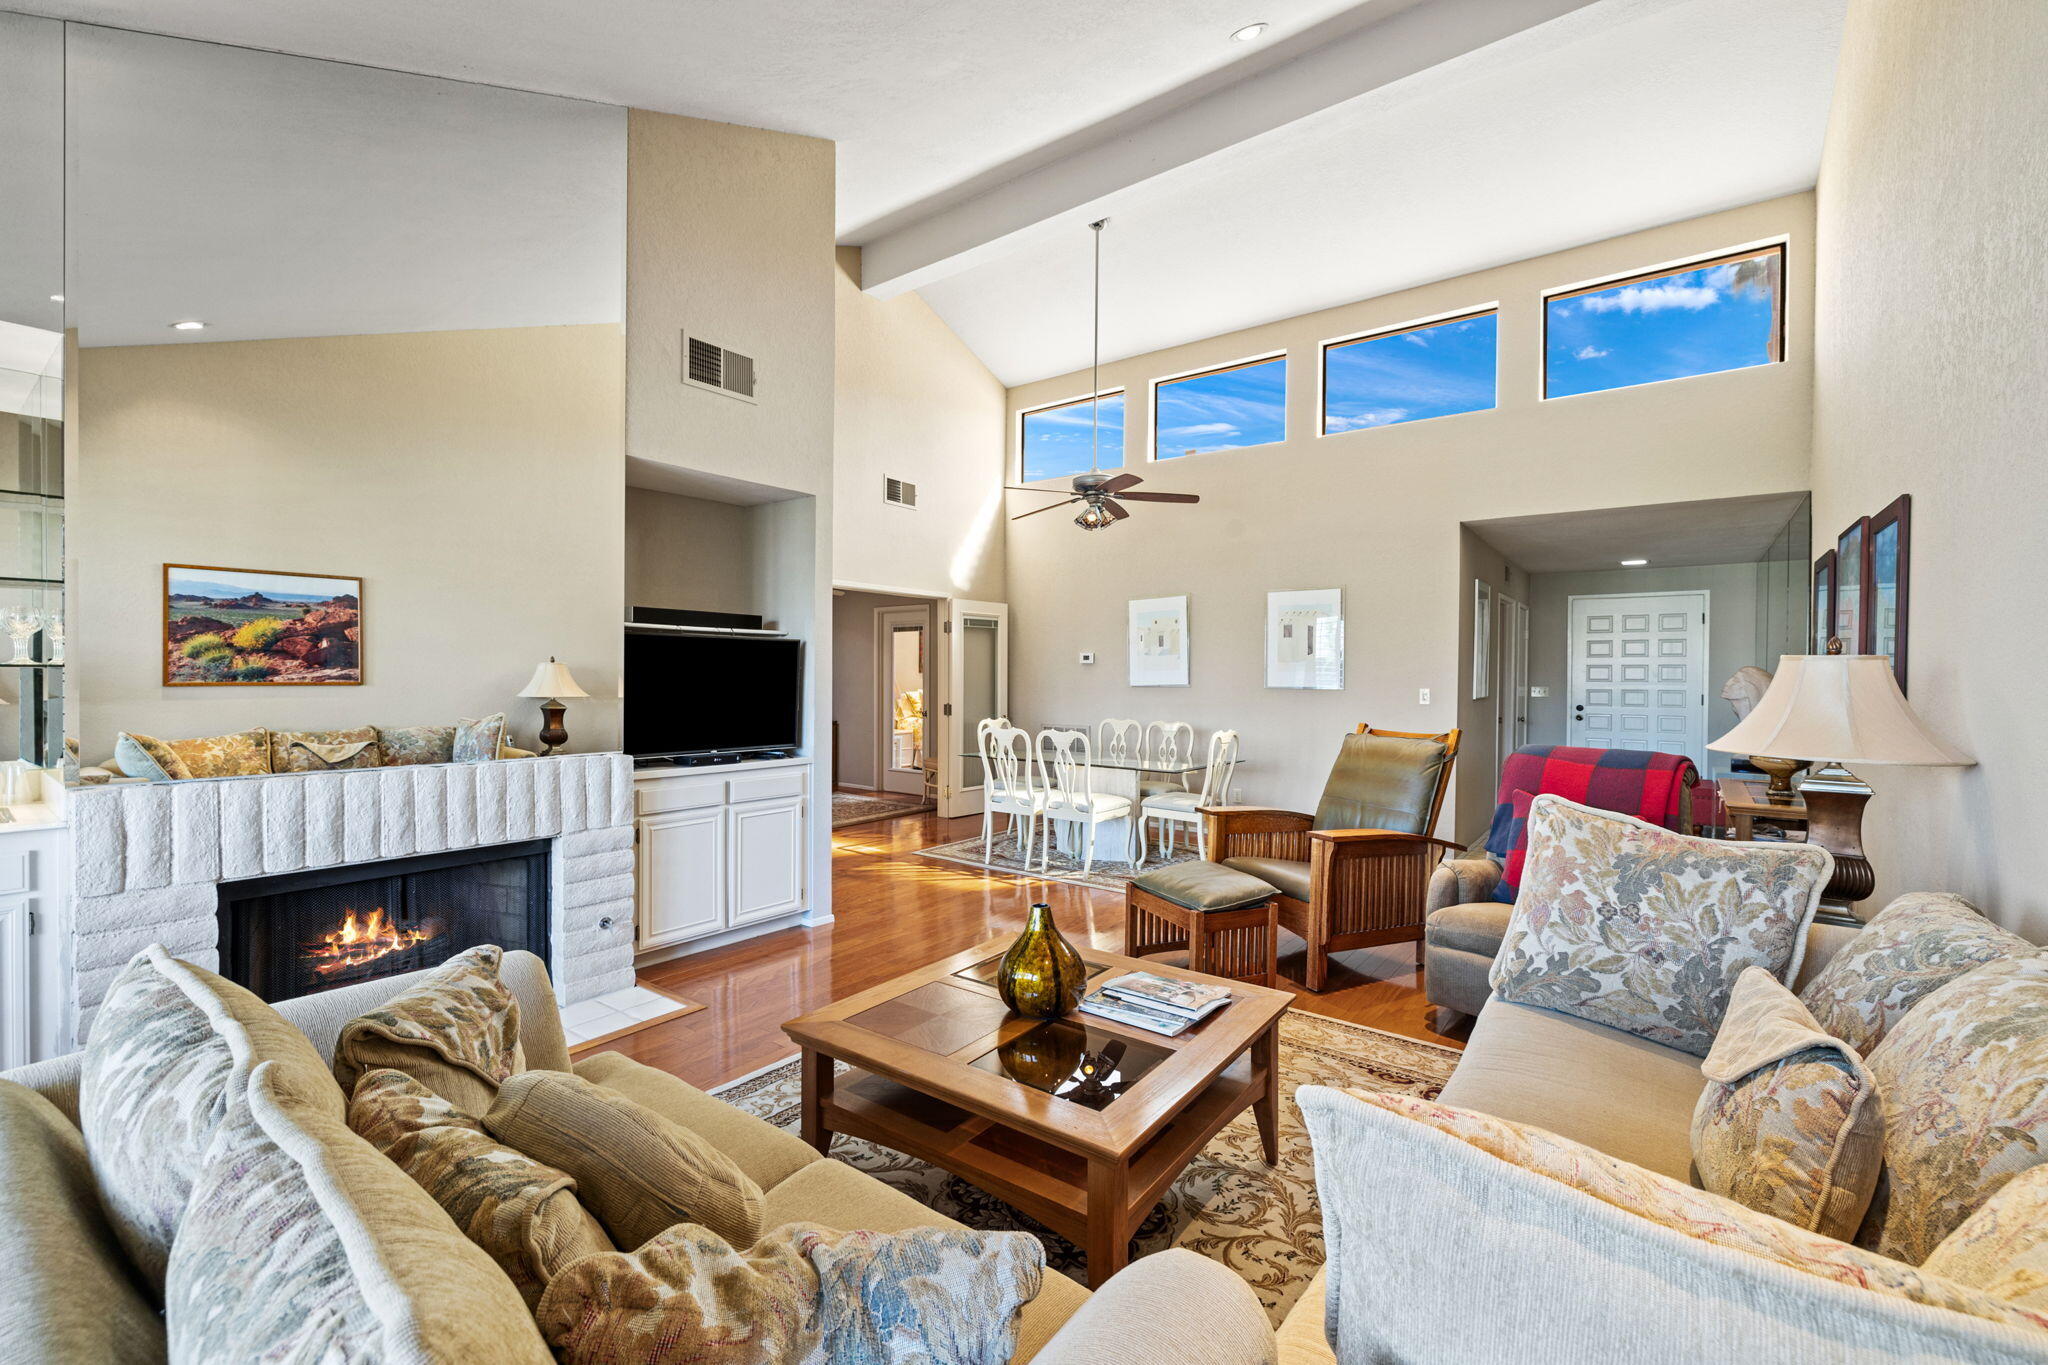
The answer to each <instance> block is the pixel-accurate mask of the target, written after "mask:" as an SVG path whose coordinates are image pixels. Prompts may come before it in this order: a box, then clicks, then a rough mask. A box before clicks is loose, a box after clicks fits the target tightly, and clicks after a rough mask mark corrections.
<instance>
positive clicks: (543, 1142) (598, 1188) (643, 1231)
mask: <svg viewBox="0 0 2048 1365" xmlns="http://www.w3.org/2000/svg"><path fill="white" fill-rule="evenodd" d="M484 1127H485V1128H487V1129H489V1130H490V1132H491V1136H493V1137H495V1138H497V1139H498V1141H500V1142H502V1143H504V1144H505V1145H506V1146H508V1147H512V1148H516V1149H517V1150H519V1151H522V1152H525V1153H526V1154H527V1155H528V1156H531V1157H536V1158H538V1159H539V1160H541V1161H545V1162H547V1163H548V1165H550V1166H555V1167H558V1168H560V1169H561V1170H564V1171H567V1172H568V1173H569V1174H570V1175H572V1176H574V1177H575V1178H576V1185H577V1189H578V1191H579V1192H580V1193H581V1195H582V1197H583V1201H584V1203H585V1204H587V1205H589V1207H590V1208H591V1209H592V1210H593V1211H594V1212H595V1213H596V1214H597V1217H598V1221H599V1222H601V1223H603V1224H604V1226H605V1229H606V1230H607V1231H608V1232H610V1233H611V1235H612V1240H613V1241H615V1242H617V1243H618V1244H619V1245H620V1246H622V1247H637V1246H639V1245H640V1244H641V1243H643V1242H645V1241H646V1240H647V1239H648V1238H650V1237H652V1236H654V1235H655V1234H656V1233H658V1232H660V1231H661V1230H662V1229H663V1228H666V1227H669V1226H670V1225H672V1224H675V1223H702V1224H703V1225H704V1226H705V1227H707V1228H709V1229H711V1231H712V1232H714V1233H716V1234H717V1235H718V1236H720V1237H723V1238H724V1239H725V1240H726V1241H728V1242H730V1243H732V1244H733V1245H734V1246H747V1245H749V1244H750V1243H752V1242H753V1240H754V1239H755V1238H756V1237H758V1236H760V1235H761V1212H762V1196H761V1187H760V1186H759V1185H756V1184H755V1183H754V1182H753V1181H752V1180H750V1179H748V1178H747V1176H746V1173H745V1172H743V1171H741V1170H740V1168H739V1167H738V1166H736V1165H734V1164H733V1162H732V1159H731V1158H729V1157H727V1156H726V1155H725V1154H724V1153H722V1152H720V1151H719V1150H718V1149H717V1148H715V1147H713V1146H712V1145H711V1144H710V1143H708V1142H706V1141H704V1140H703V1139H702V1138H700V1137H698V1136H697V1135H696V1134H695V1133H693V1132H691V1131H690V1130H689V1129H687V1128H685V1127H683V1126H682V1125H681V1124H678V1123H675V1122H672V1121H671V1120H669V1119H667V1118H664V1117H663V1116H661V1115H660V1114H657V1113H655V1112H654V1111H653V1110H652V1109H648V1108H645V1107H644V1106H641V1105H638V1104H635V1103H634V1102H633V1101H631V1100H629V1099H627V1098H626V1097H625V1096H624V1095H621V1094H618V1093H617V1092H615V1091H611V1090H607V1089H605V1088H604V1087H603V1086H601V1085H593V1084H592V1083H591V1082H589V1081H586V1080H584V1079H583V1078H582V1077H581V1076H576V1075H572V1074H570V1073H569V1072H566V1071H527V1072H523V1073H521V1074H520V1075H517V1076H514V1077H512V1078H511V1079H509V1080H507V1081H506V1082H505V1083H504V1085H503V1086H501V1087H500V1088H499V1090H498V1099H497V1102H496V1103H495V1104H493V1105H492V1106H491V1108H490V1112H489V1113H487V1114H485V1115H484Z"/></svg>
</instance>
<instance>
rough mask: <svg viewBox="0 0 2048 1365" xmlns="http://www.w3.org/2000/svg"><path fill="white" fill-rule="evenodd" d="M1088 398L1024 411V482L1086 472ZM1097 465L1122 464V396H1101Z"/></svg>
mask: <svg viewBox="0 0 2048 1365" xmlns="http://www.w3.org/2000/svg"><path fill="white" fill-rule="evenodd" d="M1090 407H1091V405H1090V404H1089V402H1088V400H1087V399H1085V398H1084V399H1082V400H1081V401H1080V402H1078V403H1068V404H1065V405H1064V406H1061V407H1057V408H1047V409H1046V410H1045V411H1043V412H1028V413H1026V414H1024V482H1026V483H1033V482H1036V481H1037V480H1040V479H1065V478H1071V477H1072V476H1073V475H1075V474H1086V473H1087V472H1088V445H1089V437H1090V430H1089V428H1090V423H1091V419H1092V418H1093V414H1092V413H1091V411H1090ZM1100 421H1101V424H1102V431H1101V436H1100V440H1101V444H1102V460H1101V463H1100V465H1099V466H1098V467H1099V468H1102V469H1122V468H1123V467H1124V396H1123V395H1122V394H1120V393H1107V394H1104V395H1103V396H1102V414H1101V418H1100Z"/></svg>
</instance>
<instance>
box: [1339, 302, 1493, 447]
mask: <svg viewBox="0 0 2048 1365" xmlns="http://www.w3.org/2000/svg"><path fill="white" fill-rule="evenodd" d="M1497 323H1498V319H1496V318H1495V317H1494V315H1493V314H1491V313H1487V314H1485V315H1484V316H1482V317H1476V318H1460V319H1458V320H1457V321H1454V322H1440V323H1438V324H1436V325H1435V326H1433V327H1418V328H1414V329H1412V330H1410V331H1406V332H1395V333H1393V334H1391V335H1388V336H1380V337H1370V338H1368V339H1366V340H1364V341H1354V342H1350V343H1349V344H1347V345H1343V346H1332V347H1330V348H1329V349H1328V350H1326V351H1325V352H1323V366H1324V369H1323V409H1324V411H1323V430H1324V431H1325V432H1327V433H1330V434H1332V435H1334V434H1336V433H1337V432H1340V431H1363V430H1365V429H1367V428H1369V427H1390V426H1394V425H1396V424H1397V423H1400V422H1416V421H1420V420H1421V419H1423V418H1425V417H1448V416H1450V415H1451V414H1452V413H1458V412H1476V411H1478V410H1480V409H1482V408H1490V407H1492V406H1493V405H1494V368H1495V358H1496V356H1497V354H1498V345H1497V337H1498V330H1499V329H1498V326H1497Z"/></svg>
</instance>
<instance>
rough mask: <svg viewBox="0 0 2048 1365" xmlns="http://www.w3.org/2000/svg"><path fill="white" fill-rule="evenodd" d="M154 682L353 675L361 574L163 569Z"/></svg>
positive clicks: (351, 680)
mask: <svg viewBox="0 0 2048 1365" xmlns="http://www.w3.org/2000/svg"><path fill="white" fill-rule="evenodd" d="M163 620H164V686H166V687H223V686H235V685H243V686H252V685H263V686H277V685H283V686H296V687H321V686H327V687H348V686H357V685H360V684H361V683H362V681H363V580H362V579H360V578H343V577H341V576H340V575H338V574H317V573H285V572H282V571H279V570H271V569H222V568H214V567H211V566H207V565H201V564H166V565H164V617H163Z"/></svg>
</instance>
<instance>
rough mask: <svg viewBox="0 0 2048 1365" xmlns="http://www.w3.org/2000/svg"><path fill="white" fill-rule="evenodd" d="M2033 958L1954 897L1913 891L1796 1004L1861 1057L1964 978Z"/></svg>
mask: <svg viewBox="0 0 2048 1365" xmlns="http://www.w3.org/2000/svg"><path fill="white" fill-rule="evenodd" d="M2036 951H2038V950H2037V949H2036V948H2035V947H2034V945H2033V944H2031V943H2029V942H2027V941H2026V940H2025V939H2023V938H2021V937H2020V936H2019V935H2018V934H2015V933H2011V932H2009V931H2008V930H2005V929H2001V928H1999V927H1998V926H1997V925H1995V924H1993V923H1992V922H1991V921H1990V920H1988V919H1985V918H1984V916H1983V915H1982V914H1981V913H1980V912H1979V911H1978V909H1977V907H1976V906H1974V905H1972V904H1970V903H1969V902H1968V901H1966V900H1964V899H1963V898H1962V897H1961V896H1951V895H1947V894H1945V893H1942V892H1935V891H1916V892H1913V893H1911V894H1909V895H1904V896H1900V897H1899V898H1898V899H1897V900H1895V901H1893V902H1892V903H1891V904H1890V905H1887V906H1886V907H1885V908H1884V909H1883V910H1880V911H1879V912H1878V913H1877V914H1875V915H1873V916H1872V917H1871V919H1870V923H1868V924H1866V925H1864V926H1863V930H1862V932H1860V933H1858V934H1857V935H1856V936H1855V937H1854V938H1852V939H1850V940H1849V942H1848V943H1847V944H1845V945H1843V948H1842V951H1841V952H1839V953H1837V954H1835V956H1834V957H1832V958H1830V959H1829V961H1828V965H1827V966H1825V967H1823V968H1821V969H1820V971H1818V972H1816V973H1815V974H1814V978H1813V980H1811V981H1809V982H1807V983H1806V989H1805V990H1803V991H1801V992H1799V999H1800V1000H1801V1001H1802V1002H1803V1003H1804V1004H1805V1005H1806V1007H1807V1008H1808V1009H1809V1010H1812V1011H1813V1017H1814V1019H1815V1020H1816V1021H1818V1022H1819V1024H1820V1026H1821V1027H1822V1028H1824V1029H1826V1030H1827V1031H1828V1032H1829V1033H1832V1034H1834V1035H1835V1037H1837V1038H1840V1039H1841V1040H1842V1041H1843V1042H1845V1043H1847V1044H1848V1045H1849V1046H1850V1047H1853V1048H1855V1049H1856V1050H1857V1051H1858V1052H1860V1053H1862V1054H1863V1055H1864V1056H1866V1057H1868V1056H1869V1055H1870V1054H1871V1052H1873V1051H1874V1050H1875V1049H1876V1047H1877V1045H1878V1044H1879V1043H1881V1042H1883V1041H1884V1036H1885V1034H1886V1033H1887V1032H1888V1031H1889V1030H1890V1029H1891V1027H1892V1025H1893V1024H1895V1023H1897V1022H1898V1020H1899V1018H1900V1016H1902V1015H1904V1014H1905V1012H1906V1011H1907V1010H1909V1009H1911V1008H1913V1006H1915V1005H1917V1004H1919V1003H1920V1002H1921V1001H1922V1000H1924V999H1926V998H1927V997H1928V995H1930V994H1932V993H1933V992H1934V991H1937V990H1939V989H1940V988H1941V987H1943V986H1946V985H1947V984H1948V983H1949V982H1951V981H1953V980H1955V979H1956V978H1957V977H1959V976H1961V975H1962V974H1963V973H1964V972H1967V971H1973V970H1975V969H1976V968H1978V967H1981V966H1983V965H1984V964H1985V963H1987V962H1995V961H1997V960H1998V959H1999V958H2002V957H2023V956H2025V955H2026V954H2028V953H2032V952H2036Z"/></svg>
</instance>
